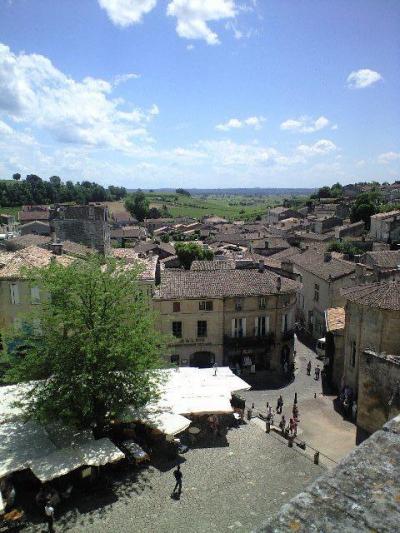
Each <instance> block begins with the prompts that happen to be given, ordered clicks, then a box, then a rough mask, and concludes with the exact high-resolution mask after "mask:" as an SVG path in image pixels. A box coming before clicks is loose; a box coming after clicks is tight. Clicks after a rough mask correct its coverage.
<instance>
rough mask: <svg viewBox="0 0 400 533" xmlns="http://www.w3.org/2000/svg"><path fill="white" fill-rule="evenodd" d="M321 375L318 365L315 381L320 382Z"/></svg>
mask: <svg viewBox="0 0 400 533" xmlns="http://www.w3.org/2000/svg"><path fill="white" fill-rule="evenodd" d="M320 373H321V369H320V368H319V366H318V365H317V367H316V369H315V380H316V381H318V380H319V375H320Z"/></svg>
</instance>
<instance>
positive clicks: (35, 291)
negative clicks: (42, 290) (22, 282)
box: [31, 287, 40, 304]
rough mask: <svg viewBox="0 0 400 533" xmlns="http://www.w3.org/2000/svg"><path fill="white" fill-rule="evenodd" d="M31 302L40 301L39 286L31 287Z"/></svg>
mask: <svg viewBox="0 0 400 533" xmlns="http://www.w3.org/2000/svg"><path fill="white" fill-rule="evenodd" d="M31 302H32V303H33V304H38V303H40V294H39V287H31Z"/></svg>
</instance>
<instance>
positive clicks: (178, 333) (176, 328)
mask: <svg viewBox="0 0 400 533" xmlns="http://www.w3.org/2000/svg"><path fill="white" fill-rule="evenodd" d="M172 335H173V336H174V337H178V338H179V339H180V338H181V337H182V322H172Z"/></svg>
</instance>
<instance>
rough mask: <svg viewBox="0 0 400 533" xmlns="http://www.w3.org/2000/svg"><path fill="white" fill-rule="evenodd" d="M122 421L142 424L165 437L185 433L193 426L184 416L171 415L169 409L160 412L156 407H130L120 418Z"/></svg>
mask: <svg viewBox="0 0 400 533" xmlns="http://www.w3.org/2000/svg"><path fill="white" fill-rule="evenodd" d="M120 421H121V422H141V423H142V424H145V425H148V426H150V427H152V428H154V429H157V430H158V431H160V432H161V433H164V435H177V434H178V433H181V432H182V431H185V429H187V428H188V427H189V426H190V424H191V420H189V419H188V418H185V417H184V416H182V415H178V414H176V413H171V412H170V410H169V409H168V408H167V409H165V410H158V409H157V408H156V407H155V408H153V409H150V408H143V409H135V408H134V407H131V406H128V407H127V408H126V409H125V410H124V413H123V415H122V416H121V417H120Z"/></svg>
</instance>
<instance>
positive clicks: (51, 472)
mask: <svg viewBox="0 0 400 533" xmlns="http://www.w3.org/2000/svg"><path fill="white" fill-rule="evenodd" d="M84 464H85V462H84V461H83V458H82V457H81V456H80V455H79V453H78V452H77V450H74V449H73V448H63V449H62V450H56V451H55V452H53V453H50V454H49V455H44V456H42V457H38V458H37V459H33V460H31V461H29V468H30V469H31V470H32V472H33V473H34V474H35V476H36V477H37V478H38V479H39V480H40V481H41V482H42V483H45V482H46V481H51V480H52V479H55V478H57V477H61V476H65V474H68V472H72V471H73V470H75V469H76V468H79V467H80V466H83V465H84Z"/></svg>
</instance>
